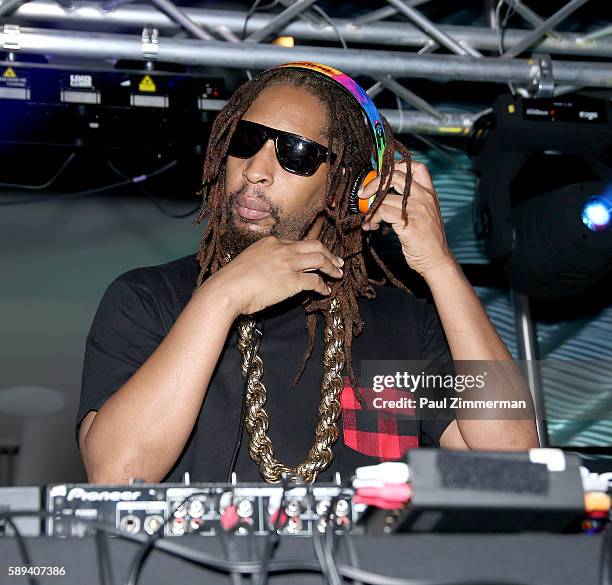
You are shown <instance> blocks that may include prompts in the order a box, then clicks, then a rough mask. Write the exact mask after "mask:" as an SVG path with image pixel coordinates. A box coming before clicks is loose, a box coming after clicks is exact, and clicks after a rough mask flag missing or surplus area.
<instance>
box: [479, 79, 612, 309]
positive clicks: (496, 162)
mask: <svg viewBox="0 0 612 585" xmlns="http://www.w3.org/2000/svg"><path fill="white" fill-rule="evenodd" d="M611 99H612V92H610V91H605V92H596V93H595V92H593V93H590V94H588V95H572V96H562V97H559V98H552V99H538V100H536V99H522V98H519V97H513V96H501V97H500V98H498V99H497V101H496V102H495V104H494V106H493V112H492V114H490V115H488V116H486V117H483V118H481V119H480V120H479V121H478V122H477V123H476V125H475V127H474V129H473V131H472V135H471V137H470V142H469V153H470V154H471V156H472V158H473V162H474V168H475V170H476V172H477V174H478V181H477V192H476V196H475V199H474V207H473V219H474V228H475V231H476V235H477V236H478V237H480V238H482V239H483V240H484V245H485V250H486V252H487V254H488V256H489V257H490V258H491V259H492V260H493V261H495V262H502V263H503V265H504V274H505V276H506V278H507V280H508V281H509V283H510V284H511V285H512V286H513V287H514V288H515V289H516V290H518V291H519V292H521V293H523V294H525V295H527V296H530V297H534V298H545V299H546V298H548V299H552V298H562V297H568V296H571V295H574V294H578V293H580V292H583V291H585V290H587V289H588V288H590V287H592V286H593V285H594V284H596V283H597V282H598V281H599V280H600V279H602V278H603V277H604V276H605V275H606V274H607V273H608V272H609V271H610V270H611V269H612V228H610V226H611V224H612V129H611V123H610V120H611V117H612V116H611V114H612V112H611V105H610V104H611Z"/></svg>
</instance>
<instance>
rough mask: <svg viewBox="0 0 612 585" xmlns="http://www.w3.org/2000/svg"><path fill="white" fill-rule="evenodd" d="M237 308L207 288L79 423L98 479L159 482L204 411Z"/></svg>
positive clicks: (90, 472)
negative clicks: (139, 363) (128, 375)
mask: <svg viewBox="0 0 612 585" xmlns="http://www.w3.org/2000/svg"><path fill="white" fill-rule="evenodd" d="M234 317H235V316H234V315H233V312H232V309H231V307H230V303H229V299H227V298H226V297H225V296H224V295H223V293H222V292H221V291H218V290H210V289H207V288H206V287H202V288H200V289H199V290H198V291H197V292H196V294H195V295H193V297H192V298H191V300H190V301H189V303H188V304H187V306H186V307H185V309H184V310H183V312H182V313H181V314H180V316H179V318H178V319H177V321H176V323H175V324H174V326H173V327H172V329H171V330H170V332H169V333H168V335H167V336H166V337H165V339H164V340H163V341H162V342H161V343H160V345H159V346H158V347H157V349H156V350H155V351H154V352H153V354H151V356H150V357H149V359H147V361H146V362H145V363H144V364H143V365H142V366H141V367H140V368H139V369H138V370H137V371H136V372H135V373H134V375H133V376H132V377H131V378H130V379H129V380H128V381H127V382H126V383H125V384H124V385H123V386H122V387H121V388H120V389H119V390H118V391H117V392H115V393H114V394H113V395H112V396H111V397H110V398H109V399H108V400H107V401H106V402H105V403H104V405H103V406H102V407H101V408H100V410H99V411H98V412H97V414H96V413H93V412H90V413H89V414H88V415H87V417H86V419H85V420H84V421H83V424H82V425H81V430H80V437H79V438H80V441H79V442H80V446H81V454H82V456H83V461H84V463H85V468H86V470H87V477H88V479H89V481H90V482H92V483H127V481H128V480H129V479H130V478H141V479H144V480H145V481H147V482H158V481H161V480H162V479H163V477H164V476H165V475H166V474H167V473H168V471H169V470H170V469H171V468H172V466H173V465H174V463H175V462H176V460H177V459H178V457H179V455H180V453H181V452H182V450H183V448H184V446H185V444H186V442H187V439H188V438H189V435H190V433H191V430H192V428H193V425H194V424H195V421H196V419H197V417H198V414H199V411H200V408H201V406H202V401H203V400H204V396H205V394H206V390H207V388H208V384H209V382H210V378H211V376H212V373H213V371H214V368H215V366H216V364H217V361H218V359H219V355H220V353H221V350H222V348H223V345H224V343H225V340H226V338H227V334H228V332H229V328H230V326H231V324H232V322H233V320H234Z"/></svg>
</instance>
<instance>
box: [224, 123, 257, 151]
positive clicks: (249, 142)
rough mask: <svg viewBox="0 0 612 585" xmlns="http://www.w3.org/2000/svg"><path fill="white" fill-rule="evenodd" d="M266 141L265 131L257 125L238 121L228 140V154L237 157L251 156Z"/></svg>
mask: <svg viewBox="0 0 612 585" xmlns="http://www.w3.org/2000/svg"><path fill="white" fill-rule="evenodd" d="M265 141H266V131H265V129H264V128H261V127H259V126H255V125H251V124H248V123H245V122H238V126H237V127H236V131H235V132H234V135H233V136H232V139H231V140H230V144H229V148H228V151H227V152H228V154H229V155H230V156H236V157H238V158H251V157H252V156H253V155H254V154H256V153H257V151H258V150H259V149H260V148H261V147H262V146H263V143H264V142H265Z"/></svg>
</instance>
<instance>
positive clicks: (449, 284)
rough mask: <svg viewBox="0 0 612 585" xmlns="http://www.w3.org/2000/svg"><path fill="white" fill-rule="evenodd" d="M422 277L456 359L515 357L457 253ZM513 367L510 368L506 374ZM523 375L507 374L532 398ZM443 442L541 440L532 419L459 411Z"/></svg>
mask: <svg viewBox="0 0 612 585" xmlns="http://www.w3.org/2000/svg"><path fill="white" fill-rule="evenodd" d="M423 277H424V279H425V282H426V283H427V285H428V286H429V288H430V289H431V292H432V294H433V298H434V302H435V304H436V309H437V311H438V315H439V316H440V321H441V323H442V327H443V329H444V333H445V335H446V339H447V341H448V345H449V348H450V351H451V355H452V357H453V360H479V361H483V362H485V361H487V362H492V363H493V362H496V361H501V362H504V361H507V362H511V361H512V355H511V354H510V352H509V351H508V349H507V348H506V345H505V344H504V342H503V341H502V339H501V338H500V337H499V334H498V333H497V331H496V330H495V327H494V326H493V324H492V323H491V321H490V319H489V317H488V315H487V314H486V312H485V310H484V308H483V307H482V304H481V303H480V300H479V299H478V296H477V295H476V293H475V292H474V289H473V288H472V286H471V284H470V283H469V281H468V280H467V278H466V277H465V274H464V273H463V271H462V270H461V267H460V266H459V265H458V264H457V263H456V262H455V261H454V260H453V259H449V260H448V261H447V262H446V263H443V264H440V265H439V266H437V267H434V268H432V269H431V270H429V271H427V272H425V273H423ZM510 370H511V369H510V368H508V369H507V372H508V375H510V373H509V372H510ZM504 372H506V369H504ZM518 376H519V377H520V374H518ZM519 377H515V378H511V379H508V380H507V383H508V385H509V386H510V385H512V386H514V387H515V388H520V387H522V388H523V390H524V394H523V398H524V399H525V400H526V401H531V395H530V394H529V390H528V388H527V387H526V386H525V384H524V382H523V381H522V379H519ZM440 445H441V446H442V447H450V448H470V449H500V450H502V449H503V450H506V449H512V450H522V449H529V448H531V447H538V446H539V442H538V435H537V431H536V427H535V422H534V421H533V420H469V419H462V418H461V417H459V418H458V419H457V420H455V421H453V422H452V423H451V424H450V425H449V426H448V428H447V429H446V430H445V431H444V433H443V434H442V436H441V438H440Z"/></svg>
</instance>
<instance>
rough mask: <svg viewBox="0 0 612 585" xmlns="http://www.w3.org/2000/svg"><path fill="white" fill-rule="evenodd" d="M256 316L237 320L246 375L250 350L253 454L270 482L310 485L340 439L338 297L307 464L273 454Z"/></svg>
mask: <svg viewBox="0 0 612 585" xmlns="http://www.w3.org/2000/svg"><path fill="white" fill-rule="evenodd" d="M254 329H255V319H254V318H253V317H252V316H250V315H247V316H246V317H244V318H243V319H241V320H240V321H239V323H238V349H239V351H240V354H241V355H242V362H241V371H242V377H243V378H245V379H246V377H247V375H248V372H249V362H250V359H251V355H250V354H251V352H253V357H252V363H251V375H250V377H249V380H248V382H247V394H246V411H245V419H244V422H245V426H246V429H247V431H248V433H249V436H250V441H249V454H250V456H251V459H252V460H253V461H254V462H255V463H256V464H257V465H258V466H259V473H260V474H261V476H262V477H263V478H264V479H265V480H266V481H267V482H270V483H277V482H279V481H281V480H282V479H283V475H284V474H289V475H293V476H298V477H299V478H301V479H302V480H303V481H304V482H305V483H312V482H314V481H315V479H316V478H317V475H318V474H319V473H320V472H321V471H323V470H324V469H326V468H327V467H328V466H329V465H330V463H331V462H332V460H333V458H334V454H333V452H332V446H333V444H334V443H335V442H336V440H337V438H338V418H339V417H340V393H341V392H342V388H343V380H342V370H343V369H344V322H343V320H342V312H341V310H340V303H339V302H338V299H332V301H331V305H330V308H329V319H328V322H327V323H326V325H325V333H324V342H325V349H324V354H323V379H322V381H321V400H320V402H319V421H318V423H317V426H316V429H315V440H314V443H313V444H312V447H311V448H310V451H308V456H307V457H306V460H305V461H304V462H303V463H300V464H299V465H297V466H296V467H289V466H288V465H285V464H283V463H281V462H280V461H278V459H276V457H275V455H274V447H273V446H272V441H271V440H270V438H269V437H268V427H269V419H268V413H267V412H266V409H265V404H266V396H267V391H266V387H265V386H264V384H263V382H262V381H261V378H262V377H263V361H262V359H261V358H260V357H259V355H258V353H259V344H253V335H254Z"/></svg>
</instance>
